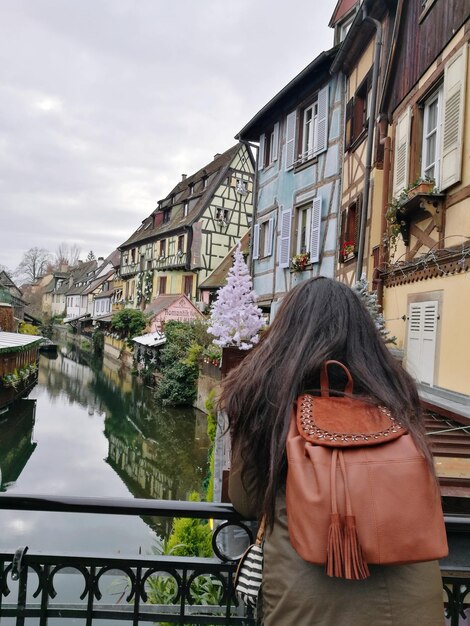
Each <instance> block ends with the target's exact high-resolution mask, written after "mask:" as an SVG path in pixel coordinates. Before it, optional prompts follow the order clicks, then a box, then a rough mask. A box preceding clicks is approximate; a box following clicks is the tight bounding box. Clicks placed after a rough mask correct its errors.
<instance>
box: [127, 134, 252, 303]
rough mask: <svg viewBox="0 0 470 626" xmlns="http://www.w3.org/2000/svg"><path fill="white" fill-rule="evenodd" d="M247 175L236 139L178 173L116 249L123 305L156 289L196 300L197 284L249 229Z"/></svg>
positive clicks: (244, 151)
mask: <svg viewBox="0 0 470 626" xmlns="http://www.w3.org/2000/svg"><path fill="white" fill-rule="evenodd" d="M253 175H254V163H253V158H252V155H251V153H250V151H249V149H248V148H247V147H246V146H245V145H244V144H242V143H238V144H236V145H235V146H233V147H232V148H230V149H229V150H227V151H226V152H224V153H223V154H216V155H215V157H214V159H213V160H212V161H211V162H210V163H208V164H207V165H206V166H205V167H203V168H201V169H200V170H198V171H197V172H196V173H195V174H193V175H192V176H189V177H188V176H186V175H183V177H182V180H181V181H180V182H179V183H178V184H177V185H176V186H175V187H174V188H173V189H172V191H171V192H170V193H169V194H168V195H167V196H166V198H164V199H163V200H160V201H159V202H158V207H157V209H156V210H155V211H154V212H153V213H152V214H151V215H150V216H149V217H147V218H146V219H145V220H143V222H142V224H141V225H140V226H139V228H138V229H137V230H136V231H135V232H134V233H133V235H132V236H131V237H130V238H129V239H128V240H127V241H126V242H124V243H123V244H122V245H121V246H120V248H119V249H120V251H121V266H120V275H121V278H122V281H123V299H124V301H125V302H126V306H132V307H134V308H142V309H143V308H145V306H146V304H148V303H149V302H151V301H152V300H153V299H154V298H156V297H157V296H158V295H160V294H180V293H183V294H185V295H186V296H188V297H189V298H191V299H192V301H193V302H196V301H198V300H199V290H198V287H199V284H200V283H201V282H202V281H203V280H205V279H206V278H207V277H208V276H209V275H210V274H211V273H212V272H213V271H214V270H215V269H216V268H217V267H218V265H219V264H220V263H221V262H222V261H223V259H224V258H225V257H226V255H227V253H228V252H229V251H230V250H231V249H232V248H233V246H234V245H235V244H236V242H237V241H238V240H240V239H241V238H242V237H243V235H244V234H245V233H246V232H247V230H248V229H249V225H250V221H251V219H252V213H253V209H252V206H253V199H252V198H253Z"/></svg>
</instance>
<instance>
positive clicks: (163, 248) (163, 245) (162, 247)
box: [160, 239, 166, 258]
mask: <svg viewBox="0 0 470 626" xmlns="http://www.w3.org/2000/svg"><path fill="white" fill-rule="evenodd" d="M165 256H166V239H162V240H161V241H160V258H164V257H165Z"/></svg>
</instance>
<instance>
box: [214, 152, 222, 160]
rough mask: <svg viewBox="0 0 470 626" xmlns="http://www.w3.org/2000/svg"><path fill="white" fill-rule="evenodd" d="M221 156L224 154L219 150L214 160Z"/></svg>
mask: <svg viewBox="0 0 470 626" xmlns="http://www.w3.org/2000/svg"><path fill="white" fill-rule="evenodd" d="M220 156H222V155H221V154H220V152H217V154H214V161H215V160H216V159H218V158H219V157H220Z"/></svg>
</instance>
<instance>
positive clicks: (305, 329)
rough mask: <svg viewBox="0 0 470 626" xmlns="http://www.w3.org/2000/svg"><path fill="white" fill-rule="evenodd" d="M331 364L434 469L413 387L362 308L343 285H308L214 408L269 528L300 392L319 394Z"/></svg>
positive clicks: (296, 292) (289, 299) (325, 281)
mask: <svg viewBox="0 0 470 626" xmlns="http://www.w3.org/2000/svg"><path fill="white" fill-rule="evenodd" d="M328 359H334V360H337V361H341V362H342V363H344V364H345V365H346V366H347V367H348V368H349V371H350V372H351V374H352V377H353V380H354V385H355V388H354V393H357V394H360V395H362V396H364V397H366V398H368V399H370V400H371V401H373V402H376V403H377V404H380V405H383V406H386V407H388V408H389V409H390V410H391V411H392V413H393V414H394V415H395V416H397V418H398V419H399V421H400V423H401V424H402V425H403V426H404V427H405V428H407V429H408V430H409V432H410V433H411V435H413V436H414V438H415V441H416V443H417V445H418V446H419V448H420V449H421V450H422V451H423V453H424V455H425V457H426V458H427V459H428V462H429V463H430V464H432V460H431V454H430V451H429V448H428V446H427V443H426V439H425V432H424V426H423V419H422V409H421V405H420V401H419V397H418V392H417V389H416V385H415V383H414V381H413V379H412V378H411V377H410V375H409V374H408V373H407V372H406V371H405V370H404V369H403V368H402V366H401V365H400V364H399V362H398V361H397V360H396V359H395V358H394V357H393V356H392V355H391V353H390V352H389V350H388V349H387V348H386V347H385V344H384V342H383V339H382V338H381V337H380V335H379V333H378V331H377V329H376V327H375V324H374V322H373V320H372V318H371V316H370V314H369V312H368V311H367V309H366V307H365V306H364V305H363V304H362V302H361V300H360V299H359V297H358V296H357V295H356V293H355V292H354V291H353V290H352V289H350V288H349V287H348V286H347V285H345V284H343V283H340V282H338V281H335V280H332V279H329V278H324V277H317V278H312V279H310V280H306V281H304V282H302V283H300V284H299V285H297V286H296V287H295V288H294V289H292V290H291V291H290V292H289V293H288V294H287V296H286V297H285V298H284V299H283V301H282V304H281V306H280V308H279V310H278V312H277V315H276V317H275V318H274V321H273V323H272V324H271V326H270V327H269V329H268V330H267V331H266V333H265V334H264V335H263V337H262V339H261V341H260V343H259V344H258V345H257V346H256V347H255V348H253V350H251V352H250V353H249V354H248V355H247V356H246V357H245V359H244V360H243V361H242V363H241V365H240V366H239V367H237V368H236V369H235V370H232V371H231V372H230V374H229V375H228V376H227V378H226V379H225V380H224V383H223V388H222V394H221V397H220V400H219V406H220V407H221V408H223V409H224V410H225V411H226V412H227V415H228V419H229V425H230V434H231V438H232V446H233V449H236V450H237V453H239V454H241V455H242V459H243V465H244V469H245V471H248V470H249V471H250V472H252V473H253V475H254V476H255V491H256V493H253V494H250V495H252V497H253V501H256V502H257V503H259V513H260V514H261V513H262V512H264V513H266V515H267V519H268V522H272V520H273V518H274V505H275V500H276V495H277V494H278V492H279V490H280V489H281V488H282V487H283V485H284V481H285V475H286V469H287V461H286V454H285V447H286V438H287V432H288V429H289V422H290V418H291V414H292V407H293V405H294V402H295V400H296V398H297V397H298V395H299V394H300V393H302V391H305V390H307V389H312V388H315V387H316V388H318V381H319V374H320V369H321V365H322V364H323V363H324V361H326V360H328ZM242 478H243V474H242Z"/></svg>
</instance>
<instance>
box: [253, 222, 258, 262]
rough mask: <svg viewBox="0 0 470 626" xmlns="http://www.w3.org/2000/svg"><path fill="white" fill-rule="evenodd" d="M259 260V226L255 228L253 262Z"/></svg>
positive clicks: (256, 225)
mask: <svg viewBox="0 0 470 626" xmlns="http://www.w3.org/2000/svg"><path fill="white" fill-rule="evenodd" d="M255 259H259V224H255V225H254V228H253V260H255Z"/></svg>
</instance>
